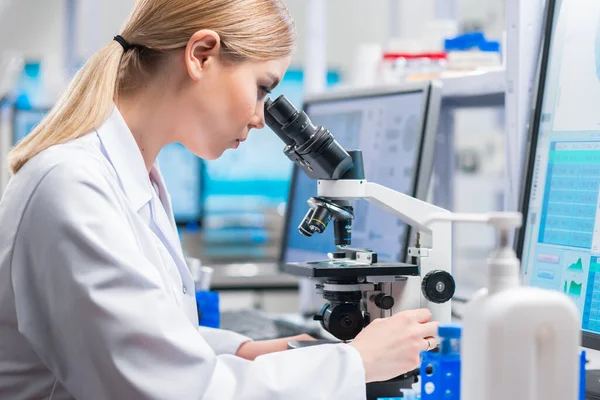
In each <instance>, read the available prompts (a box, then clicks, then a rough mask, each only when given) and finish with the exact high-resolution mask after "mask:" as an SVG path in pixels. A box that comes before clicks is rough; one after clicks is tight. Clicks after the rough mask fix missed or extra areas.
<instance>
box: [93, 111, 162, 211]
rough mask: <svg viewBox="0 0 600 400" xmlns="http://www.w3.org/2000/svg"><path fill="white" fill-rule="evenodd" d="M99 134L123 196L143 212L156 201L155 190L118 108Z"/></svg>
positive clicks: (112, 112)
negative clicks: (144, 207) (149, 204)
mask: <svg viewBox="0 0 600 400" xmlns="http://www.w3.org/2000/svg"><path fill="white" fill-rule="evenodd" d="M96 132H97V134H98V137H99V138H100V141H101V142H102V146H103V147H104V150H105V152H106V155H107V157H108V159H109V161H110V163H111V164H112V166H113V167H114V169H115V171H116V173H117V175H118V177H119V180H120V182H121V186H122V188H123V192H124V193H125V195H126V196H127V198H128V199H129V201H130V202H131V205H132V206H133V208H134V209H135V211H136V212H137V211H139V210H140V209H141V208H142V207H143V206H144V205H146V204H148V202H149V201H150V200H151V199H152V186H151V183H150V178H149V175H148V170H146V164H145V163H144V158H143V157H142V153H141V151H140V148H139V147H138V145H137V143H136V141H135V139H134V137H133V133H131V130H130V129H129V127H128V126H127V123H125V120H124V119H123V116H122V115H121V113H120V112H119V109H118V108H117V106H116V105H114V106H113V109H112V111H111V113H110V116H109V117H108V119H107V120H106V121H105V122H104V124H102V126H101V127H100V128H98V129H97V130H96Z"/></svg>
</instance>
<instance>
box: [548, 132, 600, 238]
mask: <svg viewBox="0 0 600 400" xmlns="http://www.w3.org/2000/svg"><path fill="white" fill-rule="evenodd" d="M599 150H600V143H597V142H561V143H557V142H553V143H552V144H551V145H550V155H549V160H548V173H547V176H546V182H545V187H544V191H545V195H544V204H543V207H542V218H541V219H542V220H541V225H540V234H539V238H538V241H539V243H544V244H552V245H561V246H568V247H576V248H582V249H590V248H591V247H592V241H593V237H594V224H595V217H596V210H597V208H598V190H599V189H600V151H599Z"/></svg>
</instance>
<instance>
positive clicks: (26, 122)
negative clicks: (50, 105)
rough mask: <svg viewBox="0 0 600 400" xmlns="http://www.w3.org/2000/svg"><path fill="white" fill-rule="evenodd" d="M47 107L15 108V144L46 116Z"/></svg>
mask: <svg viewBox="0 0 600 400" xmlns="http://www.w3.org/2000/svg"><path fill="white" fill-rule="evenodd" d="M47 112H48V110H46V109H32V108H29V109H20V108H16V107H15V108H14V119H13V144H17V143H19V142H20V141H21V140H23V139H24V138H25V136H27V135H29V134H30V133H31V131H33V128H35V127H36V126H37V125H38V124H39V123H40V122H41V121H42V119H43V118H44V116H45V115H46V113H47Z"/></svg>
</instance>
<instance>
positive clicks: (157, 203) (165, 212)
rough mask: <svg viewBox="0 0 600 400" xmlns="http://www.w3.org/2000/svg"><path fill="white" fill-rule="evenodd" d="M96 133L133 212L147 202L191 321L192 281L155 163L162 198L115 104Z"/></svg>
mask: <svg viewBox="0 0 600 400" xmlns="http://www.w3.org/2000/svg"><path fill="white" fill-rule="evenodd" d="M96 132H97V134H98V137H99V138H100V142H101V144H102V151H103V153H104V155H105V156H106V157H107V159H108V160H109V162H110V164H111V165H112V166H113V168H114V171H115V173H116V175H117V177H118V179H119V183H120V185H121V188H122V190H123V192H124V193H125V195H126V196H127V198H128V199H129V201H130V203H131V206H132V207H133V209H134V210H135V212H137V213H138V214H139V213H140V212H141V211H143V210H144V209H145V208H146V206H147V205H149V206H150V210H151V212H150V213H151V215H152V217H151V218H152V221H150V225H151V226H150V229H152V231H153V232H154V233H155V235H156V236H157V237H158V239H159V240H160V241H161V242H162V244H163V245H164V247H165V248H166V249H167V251H168V253H169V254H170V256H171V258H172V260H173V263H174V264H175V265H176V266H177V269H178V271H179V275H180V277H181V281H182V283H183V286H184V288H183V291H184V295H185V294H187V295H186V296H183V298H184V302H185V305H186V310H187V313H188V315H189V316H191V317H192V321H193V320H194V318H197V315H196V311H195V297H194V280H193V278H192V276H191V273H190V271H189V269H188V267H187V264H186V263H185V259H184V257H183V251H182V250H181V244H180V242H179V238H178V237H177V231H176V228H175V224H174V222H171V221H172V220H173V218H172V213H171V200H170V198H169V195H168V193H167V190H166V187H165V185H164V180H163V179H162V176H161V175H160V172H159V171H158V165H157V164H156V165H155V166H154V167H153V169H152V171H155V174H154V175H155V176H154V181H155V183H156V184H157V186H158V187H159V192H160V193H161V196H160V197H162V199H161V198H159V195H158V194H157V193H156V191H155V190H154V188H153V187H152V184H151V182H150V176H149V175H148V170H147V169H146V165H145V163H144V159H143V157H142V153H141V152H140V149H139V147H138V145H137V143H136V142H135V139H134V137H133V134H132V133H131V130H130V129H129V127H128V126H127V123H126V122H125V120H124V119H123V116H122V115H121V113H120V112H119V110H118V108H117V107H116V106H113V110H112V112H111V114H110V116H109V117H108V119H107V120H106V121H105V123H104V124H103V125H102V126H101V127H100V128H98V129H97V130H96Z"/></svg>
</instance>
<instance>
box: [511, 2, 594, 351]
mask: <svg viewBox="0 0 600 400" xmlns="http://www.w3.org/2000/svg"><path fill="white" fill-rule="evenodd" d="M547 7H548V11H547V13H548V16H547V19H546V26H545V33H544V36H545V38H544V46H543V52H542V59H541V63H540V73H539V87H538V91H537V93H538V94H537V100H536V101H537V102H536V107H535V112H534V119H533V124H532V130H531V136H530V140H529V143H528V150H527V151H528V154H527V164H526V165H525V167H526V168H525V180H524V188H523V191H522V212H523V217H524V227H523V229H521V231H520V232H519V235H518V236H517V241H516V250H517V255H518V256H519V257H520V259H521V264H522V271H521V277H522V281H523V283H524V284H526V285H531V286H535V287H540V288H545V289H551V290H556V291H562V292H564V293H566V294H567V295H568V296H569V297H570V298H571V299H573V301H574V302H575V304H576V305H577V307H578V308H579V311H580V313H581V321H582V326H581V330H582V336H583V337H582V342H583V345H584V346H585V347H589V348H593V349H596V350H600V212H599V211H600V208H599V192H600V112H599V111H598V110H599V108H600V23H599V17H600V2H598V1H597V0H579V1H563V0H547Z"/></svg>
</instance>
